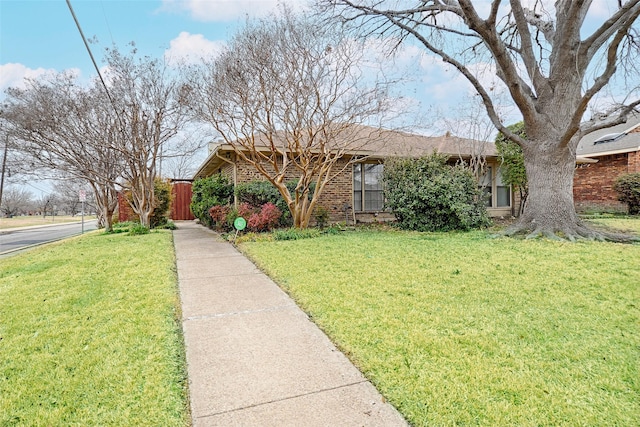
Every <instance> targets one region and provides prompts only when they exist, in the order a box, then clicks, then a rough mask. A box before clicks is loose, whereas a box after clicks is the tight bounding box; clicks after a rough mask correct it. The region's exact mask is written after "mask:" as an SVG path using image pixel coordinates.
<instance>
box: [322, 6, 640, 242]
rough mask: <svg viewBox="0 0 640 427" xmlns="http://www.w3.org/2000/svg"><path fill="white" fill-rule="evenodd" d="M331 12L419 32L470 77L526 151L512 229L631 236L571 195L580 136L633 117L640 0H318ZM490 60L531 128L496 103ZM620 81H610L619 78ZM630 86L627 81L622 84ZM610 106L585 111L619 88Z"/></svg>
mask: <svg viewBox="0 0 640 427" xmlns="http://www.w3.org/2000/svg"><path fill="white" fill-rule="evenodd" d="M318 1H319V3H320V4H321V6H322V7H324V8H325V10H326V11H328V12H329V13H331V15H332V16H333V17H337V18H339V19H342V20H343V21H356V22H358V23H359V24H360V27H361V28H362V27H365V28H368V29H369V34H371V35H374V34H375V35H378V36H379V35H380V34H382V35H387V36H395V37H398V40H400V41H401V42H407V40H409V39H412V41H414V42H417V43H418V44H419V45H421V46H422V47H423V48H424V49H425V50H426V51H428V52H430V53H431V54H434V55H436V56H437V57H439V58H441V59H442V60H443V61H444V62H446V63H448V64H450V66H452V67H453V68H455V69H456V70H457V71H458V72H459V73H460V74H461V75H462V76H464V78H466V80H468V82H470V83H471V85H472V86H473V88H474V89H475V91H476V92H477V94H478V95H479V96H480V98H481V100H482V102H483V104H484V106H485V108H486V110H487V113H488V115H489V118H490V119H491V121H492V123H493V124H494V126H495V127H496V128H497V130H498V131H500V132H501V133H502V134H503V135H504V136H505V137H507V138H508V139H510V140H512V141H514V142H516V143H517V144H518V145H520V147H522V151H523V154H524V162H525V167H526V172H527V176H528V180H529V195H528V200H527V207H526V210H525V212H524V213H523V215H521V216H520V218H519V219H518V221H517V222H516V223H515V224H514V225H513V226H512V227H510V228H509V229H507V230H506V232H505V233H506V234H507V235H513V234H515V233H519V232H526V233H527V234H528V236H529V237H535V236H540V235H543V236H548V237H551V238H554V239H555V238H559V237H560V236H563V237H566V238H568V239H571V240H573V239H575V238H596V239H612V240H618V239H624V238H625V237H624V236H619V235H612V234H606V233H603V232H596V231H594V230H591V229H589V228H588V227H586V226H585V225H584V224H583V223H582V222H581V221H580V219H579V217H578V216H577V214H576V212H575V207H574V204H573V173H574V167H575V163H576V147H577V145H578V142H579V141H580V139H581V138H582V137H583V136H584V135H586V134H588V133H590V132H593V131H595V130H598V129H603V128H605V127H609V126H612V125H615V124H619V123H622V122H624V121H625V120H626V117H627V115H628V114H629V113H630V112H631V111H633V110H634V109H637V107H638V105H639V103H640V100H639V86H638V82H640V76H639V70H638V68H637V64H638V63H639V62H638V59H639V58H638V47H639V44H638V37H639V34H638V15H640V0H628V1H622V0H620V1H618V2H609V3H608V4H610V9H609V13H608V14H607V16H605V17H604V18H602V19H600V20H598V18H599V17H601V16H602V11H598V13H595V12H594V13H592V14H590V12H591V9H592V8H593V9H595V2H592V1H570V0H558V1H556V2H555V3H553V4H551V2H545V1H535V0H532V1H529V2H522V1H515V0H511V1H500V0H493V1H482V2H477V1H473V2H472V1H470V0H422V1H418V0H413V1H405V2H397V1H394V0H360V1H358V0H318ZM487 67H491V68H492V69H493V70H494V72H495V75H497V77H498V79H499V80H498V83H500V82H501V83H502V85H503V86H502V87H503V88H504V90H505V91H506V93H507V94H508V97H509V99H510V101H512V103H513V105H515V107H517V109H518V110H519V113H520V114H521V116H522V120H523V122H524V127H525V133H526V135H527V138H526V139H525V138H522V137H520V136H519V135H518V134H517V133H515V132H513V131H512V130H511V129H509V128H508V127H507V126H506V125H505V123H504V120H503V118H502V117H501V116H500V114H499V113H498V112H497V104H498V101H497V96H498V95H497V94H498V92H501V91H500V90H496V88H497V87H496V85H495V83H493V82H492V83H487V80H486V79H484V78H483V77H486V76H483V75H482V74H481V71H479V70H486V69H487ZM614 82H615V83H617V84H620V86H616V87H612V86H613V83H614ZM621 88H622V89H621ZM618 89H620V91H621V92H622V94H621V95H620V96H619V97H618V98H616V99H618V100H623V101H618V102H615V103H609V105H608V107H607V109H606V111H605V112H604V113H602V114H594V115H593V116H592V117H585V115H586V114H585V113H586V112H587V111H588V109H589V108H591V107H593V106H594V103H595V101H597V97H598V95H602V94H604V93H608V94H609V93H610V94H615V90H618Z"/></svg>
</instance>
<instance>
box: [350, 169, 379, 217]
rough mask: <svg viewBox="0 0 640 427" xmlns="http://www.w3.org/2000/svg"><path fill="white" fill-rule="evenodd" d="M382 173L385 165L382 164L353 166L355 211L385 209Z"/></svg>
mask: <svg viewBox="0 0 640 427" xmlns="http://www.w3.org/2000/svg"><path fill="white" fill-rule="evenodd" d="M382 171H383V165H380V164H367V163H358V164H355V165H353V209H354V210H355V211H360V212H362V211H381V210H382V209H384V192H383V190H382Z"/></svg>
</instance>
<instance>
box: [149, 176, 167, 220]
mask: <svg viewBox="0 0 640 427" xmlns="http://www.w3.org/2000/svg"><path fill="white" fill-rule="evenodd" d="M153 192H154V194H155V207H154V208H153V212H151V217H150V218H149V220H150V225H151V228H159V227H164V226H165V225H167V223H168V222H169V213H170V212H169V208H170V207H171V183H170V182H169V180H167V179H160V178H156V180H155V181H154V182H153Z"/></svg>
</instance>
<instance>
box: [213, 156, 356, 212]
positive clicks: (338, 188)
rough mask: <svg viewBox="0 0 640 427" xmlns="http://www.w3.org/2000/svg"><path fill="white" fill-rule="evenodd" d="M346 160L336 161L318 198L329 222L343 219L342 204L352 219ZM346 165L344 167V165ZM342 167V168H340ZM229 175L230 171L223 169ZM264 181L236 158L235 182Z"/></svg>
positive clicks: (290, 175)
mask: <svg viewBox="0 0 640 427" xmlns="http://www.w3.org/2000/svg"><path fill="white" fill-rule="evenodd" d="M346 162H347V160H340V161H338V162H337V163H336V164H335V165H334V168H333V174H335V173H338V174H337V176H336V177H334V178H333V179H332V180H331V181H329V182H328V183H327V185H325V187H324V190H323V192H322V194H321V195H320V199H319V200H318V206H322V207H324V208H325V209H327V210H328V211H329V221H330V222H341V221H345V210H344V206H345V204H347V205H348V206H349V210H348V218H349V219H350V220H351V221H352V218H353V215H352V211H351V205H352V192H353V190H352V185H353V183H352V179H353V178H352V176H351V174H352V172H351V170H352V168H351V166H347V165H346ZM345 166H346V167H345ZM342 169H344V170H342ZM223 173H227V174H229V175H230V176H232V175H231V173H230V171H227V170H225V171H223ZM298 178H299V176H297V175H296V174H295V173H294V172H290V173H287V175H286V176H285V180H286V181H293V180H296V179H298ZM258 180H259V181H265V180H266V178H265V177H264V175H262V174H261V173H260V172H258V171H257V170H256V169H255V167H253V166H252V165H250V164H249V163H247V162H245V161H242V160H241V159H238V160H237V162H236V182H238V183H241V182H249V181H258Z"/></svg>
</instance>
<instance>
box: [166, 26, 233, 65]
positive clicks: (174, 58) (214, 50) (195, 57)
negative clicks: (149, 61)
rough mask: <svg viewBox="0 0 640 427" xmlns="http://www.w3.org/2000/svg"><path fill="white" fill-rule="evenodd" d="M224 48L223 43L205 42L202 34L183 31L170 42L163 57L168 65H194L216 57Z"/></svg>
mask: <svg viewBox="0 0 640 427" xmlns="http://www.w3.org/2000/svg"><path fill="white" fill-rule="evenodd" d="M224 46H225V43H224V42H221V41H211V40H207V39H205V38H204V36H203V35H202V34H190V33H187V32H186V31H183V32H181V33H180V34H179V35H178V37H176V38H175V39H173V40H171V42H170V43H169V49H167V50H166V51H165V53H164V57H165V60H166V61H167V63H168V64H177V63H179V62H181V61H184V62H186V63H195V62H198V61H199V60H200V59H202V58H209V57H213V56H217V55H218V54H220V53H221V52H222V50H223V49H224Z"/></svg>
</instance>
